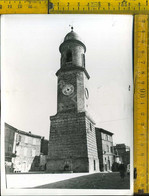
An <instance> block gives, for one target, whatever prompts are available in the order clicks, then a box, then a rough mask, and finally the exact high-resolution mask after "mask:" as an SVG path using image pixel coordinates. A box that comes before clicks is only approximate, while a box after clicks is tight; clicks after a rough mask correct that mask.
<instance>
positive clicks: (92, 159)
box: [47, 28, 99, 172]
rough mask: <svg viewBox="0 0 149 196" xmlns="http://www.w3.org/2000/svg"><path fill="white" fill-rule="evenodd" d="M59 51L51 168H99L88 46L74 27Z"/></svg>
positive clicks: (50, 140) (77, 169) (50, 143)
mask: <svg viewBox="0 0 149 196" xmlns="http://www.w3.org/2000/svg"><path fill="white" fill-rule="evenodd" d="M59 50H60V53H61V63H60V64H61V67H60V69H59V70H58V71H57V73H56V76H57V77H58V83H57V114H56V115H55V116H51V117H50V120H51V125H50V136H49V152H48V160H47V171H49V172H64V171H72V172H93V171H99V159H98V152H97V143H96V135H95V122H94V120H93V119H92V118H91V116H90V115H89V113H88V100H89V90H88V80H89V78H90V76H89V74H88V72H87V70H86V67H85V52H86V46H85V45H84V44H83V42H82V41H81V39H80V38H79V36H78V35H77V34H76V33H75V32H74V31H73V28H72V30H71V32H69V33H68V34H67V35H66V36H65V38H64V41H63V43H62V44H61V45H60V48H59Z"/></svg>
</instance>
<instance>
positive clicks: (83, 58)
mask: <svg viewBox="0 0 149 196" xmlns="http://www.w3.org/2000/svg"><path fill="white" fill-rule="evenodd" d="M82 65H83V67H85V54H82Z"/></svg>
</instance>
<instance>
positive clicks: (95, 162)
mask: <svg viewBox="0 0 149 196" xmlns="http://www.w3.org/2000/svg"><path fill="white" fill-rule="evenodd" d="M95 170H96V161H95V160H94V171H95Z"/></svg>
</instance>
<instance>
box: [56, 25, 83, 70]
mask: <svg viewBox="0 0 149 196" xmlns="http://www.w3.org/2000/svg"><path fill="white" fill-rule="evenodd" d="M59 51H60V53H61V68H67V67H68V66H69V67H70V66H78V67H84V68H85V52H86V46H85V45H84V43H83V42H82V41H81V39H80V37H79V36H78V35H77V33H75V32H74V31H73V27H71V31H70V32H69V33H68V34H67V35H66V36H65V38H64V41H63V42H62V44H61V45H60V47H59Z"/></svg>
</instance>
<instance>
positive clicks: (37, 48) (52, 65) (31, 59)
mask: <svg viewBox="0 0 149 196" xmlns="http://www.w3.org/2000/svg"><path fill="white" fill-rule="evenodd" d="M132 22H133V18H132V16H129V15H3V16H2V91H3V97H2V98H3V114H4V120H5V122H7V123H8V124H10V125H12V126H14V127H16V128H17V129H20V130H23V131H27V132H28V131H31V132H32V133H33V134H37V135H41V136H45V137H46V138H49V127H50V120H49V116H51V115H55V114H56V110H57V105H56V104H57V77H56V75H55V73H56V71H57V70H58V69H59V68H60V53H59V45H60V43H61V42H62V41H63V39H64V37H65V35H66V34H67V33H68V32H69V31H70V27H69V25H73V26H74V31H75V32H76V33H77V34H78V35H79V36H80V37H81V38H82V40H83V42H84V43H85V45H86V48H87V51H86V69H87V71H88V73H89V74H90V76H91V78H90V80H89V92H90V108H91V109H90V113H91V114H92V116H93V118H94V120H95V121H96V126H98V127H100V128H104V129H106V130H108V131H111V132H113V133H114V136H113V140H114V144H115V143H125V144H127V145H129V146H130V145H131V143H132V136H133V113H132V111H133V102H132V98H133V97H132V95H133V86H132V74H133V73H132V26H133V24H132ZM129 85H130V86H131V88H130V91H129Z"/></svg>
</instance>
